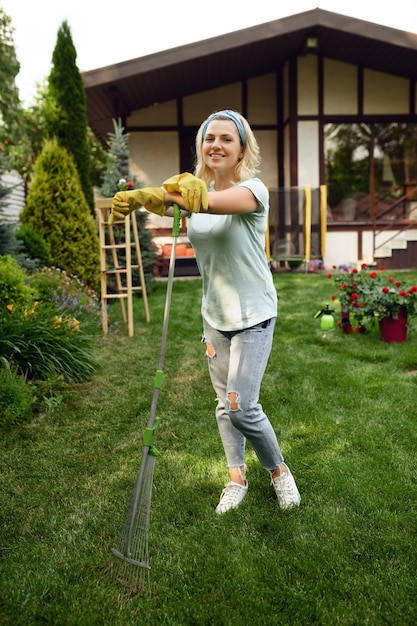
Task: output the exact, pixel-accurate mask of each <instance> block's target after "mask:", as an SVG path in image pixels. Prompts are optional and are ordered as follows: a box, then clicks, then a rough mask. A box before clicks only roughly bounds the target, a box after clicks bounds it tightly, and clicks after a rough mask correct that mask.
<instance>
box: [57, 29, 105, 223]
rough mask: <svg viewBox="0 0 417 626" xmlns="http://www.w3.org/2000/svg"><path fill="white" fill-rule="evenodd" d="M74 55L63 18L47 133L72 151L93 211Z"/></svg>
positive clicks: (84, 107)
mask: <svg viewBox="0 0 417 626" xmlns="http://www.w3.org/2000/svg"><path fill="white" fill-rule="evenodd" d="M76 57H77V53H76V50H75V47H74V44H73V42H72V37H71V31H70V28H69V26H68V23H67V22H66V21H64V22H63V23H62V25H61V28H60V29H59V31H58V36H57V42H56V46H55V49H54V52H53V55H52V69H51V72H50V74H49V79H48V101H47V111H46V126H47V134H48V138H50V139H51V138H52V137H56V138H57V139H58V142H59V144H60V145H61V146H63V147H64V148H66V150H68V152H69V153H70V154H72V156H73V158H74V162H75V166H76V168H77V171H78V175H79V179H80V182H81V188H82V191H83V193H84V196H85V198H86V200H87V203H88V205H89V207H90V209H91V211H93V209H94V196H93V187H92V184H91V163H90V151H89V144H88V137H87V135H88V133H87V128H88V123H87V104H86V97H85V91H84V84H83V81H82V78H81V74H80V72H79V70H78V67H77V65H76Z"/></svg>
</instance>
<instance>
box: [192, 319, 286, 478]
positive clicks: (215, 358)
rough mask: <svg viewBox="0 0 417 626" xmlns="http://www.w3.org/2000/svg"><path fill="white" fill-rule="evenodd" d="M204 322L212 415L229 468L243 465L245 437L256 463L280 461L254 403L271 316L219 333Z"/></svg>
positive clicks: (269, 344)
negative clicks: (212, 395)
mask: <svg viewBox="0 0 417 626" xmlns="http://www.w3.org/2000/svg"><path fill="white" fill-rule="evenodd" d="M203 321H204V338H203V341H204V342H205V343H206V354H207V360H208V368H209V373H210V379H211V383H212V385H213V388H214V390H215V392H216V394H217V407H216V419H217V424H218V428H219V433H220V437H221V440H222V443H223V448H224V451H225V454H226V460H227V464H228V466H229V467H240V466H242V465H243V464H244V455H245V445H246V440H248V441H249V442H250V444H251V446H252V448H253V449H254V451H255V453H256V455H257V457H258V459H259V462H260V464H261V466H262V467H263V468H264V469H266V470H268V471H269V470H273V469H275V468H276V467H278V466H279V465H280V464H281V463H282V462H283V460H284V459H283V456H282V454H281V450H280V447H279V444H278V441H277V437H276V434H275V431H274V429H273V428H272V425H271V423H270V421H269V419H268V417H267V416H266V415H265V413H264V411H263V409H262V405H261V404H260V403H259V391H260V387H261V382H262V378H263V375H264V372H265V368H266V365H267V363H268V359H269V354H270V352H271V348H272V340H273V334H274V328H275V322H276V318H272V319H271V320H268V321H266V322H261V323H260V324H257V325H256V326H252V327H251V328H247V329H245V330H241V331H233V332H224V331H219V330H216V329H215V328H213V327H212V326H210V325H209V324H208V323H207V322H206V321H205V320H203Z"/></svg>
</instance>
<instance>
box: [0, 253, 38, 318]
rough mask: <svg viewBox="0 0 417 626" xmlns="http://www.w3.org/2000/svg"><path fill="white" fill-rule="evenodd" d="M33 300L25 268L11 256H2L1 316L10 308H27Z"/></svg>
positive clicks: (0, 266)
mask: <svg viewBox="0 0 417 626" xmlns="http://www.w3.org/2000/svg"><path fill="white" fill-rule="evenodd" d="M32 301H33V290H32V288H31V287H30V285H29V278H28V275H27V273H26V272H25V270H24V269H23V268H21V267H20V265H19V264H18V262H17V261H16V260H15V259H13V258H12V257H11V256H9V255H6V256H0V303H1V304H0V306H1V308H0V318H2V317H4V316H8V309H10V308H12V309H13V308H25V307H27V306H30V305H31V303H32Z"/></svg>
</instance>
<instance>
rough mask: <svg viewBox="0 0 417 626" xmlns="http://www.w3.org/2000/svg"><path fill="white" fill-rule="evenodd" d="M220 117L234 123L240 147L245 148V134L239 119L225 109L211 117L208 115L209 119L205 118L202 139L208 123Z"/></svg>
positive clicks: (232, 112)
mask: <svg viewBox="0 0 417 626" xmlns="http://www.w3.org/2000/svg"><path fill="white" fill-rule="evenodd" d="M222 115H223V116H224V117H228V118H229V120H232V122H234V123H235V125H236V128H237V130H238V133H239V137H240V141H241V143H242V146H244V147H245V146H246V133H245V129H244V128H243V124H242V121H241V119H240V117H239V116H238V115H236V113H235V112H234V111H231V110H230V109H225V110H224V111H217V112H216V113H212V114H211V115H209V117H208V118H207V120H206V121H205V123H204V126H203V131H202V139H204V137H205V136H206V131H207V126H208V125H209V124H210V122H211V121H212V120H214V119H216V118H217V117H220V116H222Z"/></svg>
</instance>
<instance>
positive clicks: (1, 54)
mask: <svg viewBox="0 0 417 626" xmlns="http://www.w3.org/2000/svg"><path fill="white" fill-rule="evenodd" d="M13 30H14V29H13V27H12V23H11V19H10V17H8V16H7V15H6V14H5V12H4V10H3V9H2V8H1V7H0V85H1V89H0V143H1V144H2V146H3V149H4V150H5V152H6V153H7V155H8V157H9V160H10V163H11V166H12V167H15V168H16V169H18V171H19V172H21V173H22V175H24V171H22V167H21V165H22V164H21V162H19V155H25V162H27V160H28V155H29V160H30V155H31V147H30V140H29V138H28V135H27V133H26V129H25V124H24V123H22V117H23V108H22V105H21V102H20V99H19V90H18V88H17V85H16V76H17V75H18V73H19V70H20V63H19V62H18V60H17V57H16V50H15V47H14V43H13Z"/></svg>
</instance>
